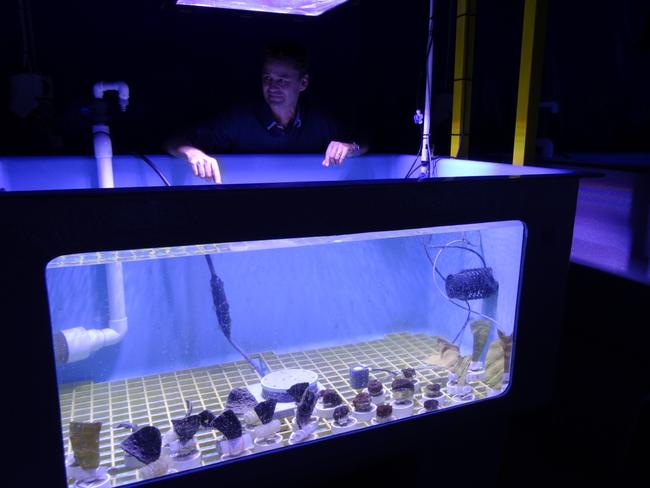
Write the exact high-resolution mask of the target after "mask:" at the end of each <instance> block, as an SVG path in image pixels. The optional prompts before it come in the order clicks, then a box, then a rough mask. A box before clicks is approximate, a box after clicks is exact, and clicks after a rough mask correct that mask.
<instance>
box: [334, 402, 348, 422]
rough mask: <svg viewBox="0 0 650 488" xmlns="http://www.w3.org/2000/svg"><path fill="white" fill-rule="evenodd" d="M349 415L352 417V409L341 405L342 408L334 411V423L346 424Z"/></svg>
mask: <svg viewBox="0 0 650 488" xmlns="http://www.w3.org/2000/svg"><path fill="white" fill-rule="evenodd" d="M348 415H350V409H349V408H348V407H347V406H345V405H341V406H340V407H336V408H335V409H334V422H336V423H337V424H341V423H345V421H346V420H347V418H348Z"/></svg>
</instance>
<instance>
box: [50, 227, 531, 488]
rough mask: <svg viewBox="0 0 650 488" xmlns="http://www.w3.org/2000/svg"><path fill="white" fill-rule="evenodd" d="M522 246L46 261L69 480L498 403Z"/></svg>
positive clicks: (426, 241) (329, 243) (361, 237)
mask: <svg viewBox="0 0 650 488" xmlns="http://www.w3.org/2000/svg"><path fill="white" fill-rule="evenodd" d="M524 247H525V227H524V225H523V224H522V223H521V222H519V221H507V222H491V223H477V224H471V225H457V226H449V227H435V228H420V229H408V230H400V231H386V232H372V233H364V234H348V235H337V236H321V237H301V238H295V239H281V240H267V241H251V242H227V243H216V244H197V245H189V246H183V247H169V248H157V249H136V250H129V251H114V252H113V251H101V252H92V253H84V254H75V255H66V256H60V257H58V258H56V259H54V260H52V261H51V262H50V263H49V264H48V266H47V269H46V279H47V288H48V297H49V304H50V315H51V323H52V333H53V343H54V348H55V356H56V359H57V377H58V387H59V400H60V407H61V431H62V440H63V442H64V444H65V450H66V468H67V473H68V479H69V483H70V484H74V483H77V484H83V483H84V482H89V481H91V480H94V481H93V485H92V486H94V487H98V486H120V485H126V484H129V483H132V482H135V481H139V480H143V479H151V478H156V477H158V476H162V475H165V474H167V473H170V472H174V471H182V470H186V469H192V468H196V467H199V466H206V465H215V466H216V465H218V464H219V463H220V462H221V461H223V460H226V459H232V458H238V460H239V461H242V462H245V461H246V456H247V455H249V454H250V453H253V452H262V451H272V450H275V449H282V448H283V447H284V446H287V445H293V444H298V443H305V442H311V441H324V442H327V438H328V437H329V436H331V435H332V434H338V433H344V432H345V433H349V434H350V435H354V432H355V431H359V430H362V429H365V428H372V427H375V426H377V427H379V428H380V427H381V424H383V423H388V422H399V421H408V419H409V418H413V417H415V416H420V415H445V411H446V410H449V409H453V408H463V406H464V405H467V404H471V403H476V402H482V401H492V400H493V398H497V397H499V396H502V395H507V385H508V382H509V378H510V372H511V369H512V363H511V358H512V354H511V352H512V350H513V346H515V345H516V341H514V342H513V337H514V332H515V330H516V322H517V301H518V296H519V284H520V270H521V263H522V260H523V252H524ZM239 461H238V462H239Z"/></svg>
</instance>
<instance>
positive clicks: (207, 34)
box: [0, 0, 650, 160]
mask: <svg viewBox="0 0 650 488" xmlns="http://www.w3.org/2000/svg"><path fill="white" fill-rule="evenodd" d="M30 3H31V12H32V17H33V26H34V34H35V36H34V37H35V54H36V62H37V66H36V67H37V69H38V70H39V71H40V72H42V73H43V74H45V75H48V76H50V77H51V78H52V82H53V98H52V103H51V106H50V105H48V104H47V103H44V104H43V107H44V108H43V109H42V110H41V111H40V113H38V114H34V115H32V116H31V117H29V118H28V119H27V120H25V119H18V118H16V117H15V116H13V115H12V114H11V113H10V111H9V110H8V102H9V76H10V75H11V74H13V73H16V72H20V71H21V70H22V69H23V67H22V64H23V56H22V40H21V30H20V28H19V22H18V19H19V16H18V5H19V1H18V0H6V1H5V2H3V3H2V5H1V6H0V45H2V46H3V47H2V50H1V51H0V122H2V123H3V126H4V128H3V130H2V132H1V133H0V153H3V154H7V153H17V154H33V153H39V152H45V153H56V152H58V153H81V154H90V153H91V146H90V142H91V138H90V135H89V134H90V132H89V131H90V128H89V122H88V120H87V116H85V115H84V112H85V107H87V106H88V104H89V102H90V101H91V97H90V93H91V87H92V84H93V83H94V82H95V81H98V80H114V79H122V80H125V81H127V82H128V83H129V84H130V87H131V91H132V99H131V105H130V107H129V109H128V111H127V112H126V113H125V114H120V115H119V116H118V117H116V119H115V120H114V121H113V122H112V123H111V127H112V130H113V132H114V134H115V137H114V144H115V150H116V152H126V151H135V150H141V151H146V152H160V151H161V149H160V144H161V142H162V141H163V140H164V138H165V137H167V136H168V135H169V134H170V133H171V132H173V131H174V130H176V129H178V128H181V127H184V126H186V125H188V124H191V123H193V122H196V121H198V120H201V119H202V118H205V117H208V116H210V115H211V114H213V113H215V112H218V111H220V110H223V108H224V107H225V105H227V104H232V103H236V102H238V101H241V100H245V99H250V98H251V97H257V96H259V91H260V90H259V51H260V48H261V47H262V46H263V45H264V43H265V42H267V41H269V40H271V39H275V38H289V39H295V40H299V41H301V42H302V43H303V44H304V45H305V46H306V47H307V48H309V50H310V52H311V54H312V70H311V71H312V86H311V87H310V89H309V90H308V96H309V98H311V99H312V101H313V102H316V103H318V104H319V105H323V106H325V107H327V108H329V109H330V110H331V111H332V112H334V113H335V114H337V115H339V116H340V117H341V118H343V119H349V121H350V122H352V123H355V122H356V124H357V125H358V126H359V127H360V129H361V131H362V132H364V133H367V134H368V135H369V137H370V140H371V144H372V148H373V150H375V151H377V152H411V153H414V152H415V151H416V150H417V146H418V144H419V135H418V134H419V130H420V128H419V127H417V126H415V125H414V124H413V122H412V115H413V112H414V111H415V109H416V108H417V107H422V106H423V100H422V98H423V97H422V77H421V73H422V69H423V66H424V59H425V50H426V34H427V14H428V3H429V2H428V1H426V0H409V1H404V2H389V1H387V0H351V1H350V2H349V3H348V4H346V5H344V6H342V7H339V8H337V9H335V10H333V11H331V12H329V13H327V14H325V15H323V16H321V17H316V18H307V17H296V16H281V15H273V14H255V13H241V12H235V11H224V10H213V9H191V10H187V11H181V10H179V9H177V8H173V7H171V5H170V4H169V3H167V4H166V5H167V7H163V4H165V2H164V1H163V0H143V1H129V0H113V1H110V2H95V1H88V0H86V1H80V0H70V1H66V2H51V1H46V0H31V2H30ZM455 3H456V2H453V1H451V0H450V1H440V0H439V1H437V2H436V38H435V81H434V97H433V99H434V107H433V108H434V124H433V127H432V132H433V134H434V142H435V144H436V152H437V153H439V154H445V153H448V150H449V149H448V148H449V135H448V134H449V111H450V94H451V78H452V75H453V58H454V53H453V45H454V31H455V11H456V5H455ZM477 3H478V6H477V8H478V12H477V20H476V44H475V65H474V85H473V86H474V88H473V90H474V91H473V100H472V126H471V155H472V156H473V157H493V158H501V159H505V160H507V159H509V158H510V157H511V153H512V144H513V133H514V119H515V110H516V92H517V78H518V69H519V48H520V42H521V23H522V15H523V0H507V1H503V2H501V1H500V2H495V1H492V2H490V1H480V2H477ZM649 72H650V4H648V2H646V1H644V0H624V1H621V2H605V1H604V0H598V1H588V0H576V1H572V2H564V1H559V0H550V1H549V9H548V32H547V38H546V50H545V67H544V83H543V89H542V99H545V100H556V101H558V102H559V105H560V113H559V114H557V115H550V114H549V113H548V112H546V111H544V112H542V113H541V120H540V131H541V135H546V136H548V137H551V138H552V139H553V140H554V142H555V144H556V147H557V149H558V150H560V151H574V150H592V151H594V150H608V151H609V150H612V151H623V150H636V151H639V150H645V149H648V143H647V142H646V140H647V139H648V137H647V136H646V135H647V134H648V132H650V115H649V114H650V94H649V91H648V89H647V86H648V85H650V76H649V74H650V73H649ZM418 102H419V103H418Z"/></svg>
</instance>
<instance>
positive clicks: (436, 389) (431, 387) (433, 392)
mask: <svg viewBox="0 0 650 488" xmlns="http://www.w3.org/2000/svg"><path fill="white" fill-rule="evenodd" d="M424 393H425V394H426V395H429V396H438V395H437V394H438V393H440V384H439V383H429V384H428V385H426V386H425V387H424Z"/></svg>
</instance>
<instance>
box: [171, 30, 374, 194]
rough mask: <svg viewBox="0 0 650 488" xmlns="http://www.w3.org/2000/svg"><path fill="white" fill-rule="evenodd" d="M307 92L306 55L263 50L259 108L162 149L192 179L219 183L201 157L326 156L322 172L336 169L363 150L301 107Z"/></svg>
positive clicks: (211, 164) (215, 166)
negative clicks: (222, 154) (331, 167)
mask: <svg viewBox="0 0 650 488" xmlns="http://www.w3.org/2000/svg"><path fill="white" fill-rule="evenodd" d="M308 86H309V74H308V67H307V56H306V53H305V51H304V50H303V49H302V48H300V47H299V46H297V45H294V44H290V43H281V44H273V45H270V46H268V47H267V49H266V51H265V56H264V64H263V69H262V95H263V97H264V102H263V103H259V104H257V105H250V106H248V107H242V108H239V109H238V110H236V111H231V112H230V113H227V114H225V115H223V116H221V117H218V118H217V119H215V120H213V121H212V122H210V123H208V124H206V125H203V126H200V127H198V128H196V129H195V130H194V131H192V133H190V134H187V135H186V136H185V137H183V138H180V139H176V141H175V142H171V143H169V144H168V145H167V150H168V152H169V153H171V154H172V155H174V156H177V157H179V158H181V159H184V160H185V161H187V162H188V164H189V165H190V166H191V168H192V171H193V173H194V174H195V175H196V176H200V177H202V178H209V179H211V180H213V181H214V182H215V183H221V173H220V171H219V163H218V162H217V160H216V159H215V158H213V157H211V156H208V154H206V153H219V152H240V153H241V152H246V153H262V154H265V153H310V152H321V151H325V157H324V159H323V162H322V164H323V166H329V165H340V164H343V161H345V159H347V158H348V157H353V156H358V155H361V154H363V153H364V152H365V151H366V150H367V148H365V147H361V146H360V145H359V144H357V143H355V142H353V141H352V140H350V138H349V137H346V135H345V134H344V133H343V131H342V129H341V128H340V126H339V124H337V123H336V122H335V121H334V120H333V119H331V118H329V117H327V116H326V115H324V114H323V113H321V112H319V111H317V110H316V109H314V108H310V107H307V106H305V105H303V104H301V103H300V95H301V94H302V93H303V92H304V91H305V90H306V89H307V87H308Z"/></svg>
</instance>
